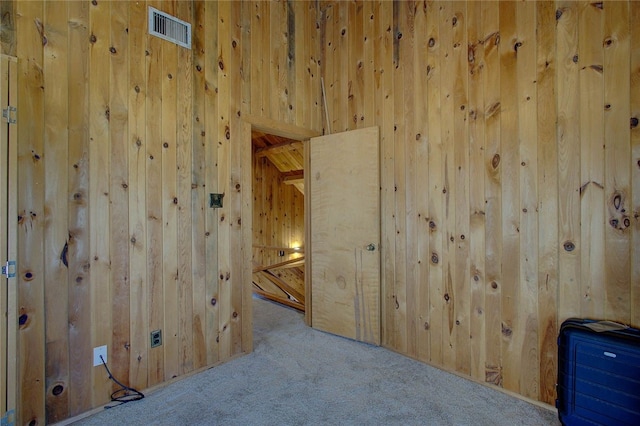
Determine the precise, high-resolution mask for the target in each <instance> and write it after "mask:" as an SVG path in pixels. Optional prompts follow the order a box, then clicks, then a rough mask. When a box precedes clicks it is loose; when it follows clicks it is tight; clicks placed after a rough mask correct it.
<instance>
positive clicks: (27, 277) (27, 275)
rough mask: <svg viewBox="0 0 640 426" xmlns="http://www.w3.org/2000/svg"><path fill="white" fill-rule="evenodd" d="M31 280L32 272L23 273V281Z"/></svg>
mask: <svg viewBox="0 0 640 426" xmlns="http://www.w3.org/2000/svg"><path fill="white" fill-rule="evenodd" d="M33 278H34V275H33V272H30V271H28V272H25V274H24V277H23V279H24V280H25V281H32V280H33Z"/></svg>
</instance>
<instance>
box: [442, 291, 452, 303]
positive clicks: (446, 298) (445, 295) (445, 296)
mask: <svg viewBox="0 0 640 426" xmlns="http://www.w3.org/2000/svg"><path fill="white" fill-rule="evenodd" d="M444 300H445V302H448V301H449V300H451V298H450V297H449V293H445V294H444Z"/></svg>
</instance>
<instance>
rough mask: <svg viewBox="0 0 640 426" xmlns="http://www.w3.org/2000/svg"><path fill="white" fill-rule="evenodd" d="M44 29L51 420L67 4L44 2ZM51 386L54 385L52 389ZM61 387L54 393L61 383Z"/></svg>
mask: <svg viewBox="0 0 640 426" xmlns="http://www.w3.org/2000/svg"><path fill="white" fill-rule="evenodd" d="M43 23H46V25H45V28H44V34H45V36H46V39H47V42H46V44H44V70H43V73H44V77H45V78H44V87H45V92H44V94H45V96H44V116H45V117H46V123H45V130H44V168H45V179H46V181H47V182H48V185H47V186H46V187H45V196H44V202H45V218H44V219H45V228H44V232H45V235H44V238H45V242H46V243H45V248H44V250H45V251H44V257H45V264H44V268H45V269H44V272H45V276H46V277H47V278H48V279H49V280H50V285H47V286H46V289H45V320H47V326H46V347H45V351H46V352H45V353H46V371H45V374H46V377H47V379H46V384H45V388H46V412H47V416H46V418H47V422H48V423H54V422H56V421H59V420H62V419H64V418H66V417H67V416H68V414H69V412H68V411H69V401H68V396H69V393H68V392H65V391H64V390H66V389H67V384H68V380H69V340H68V339H69V334H68V332H67V330H68V324H67V323H65V322H64V321H49V320H50V319H54V318H56V316H58V315H60V316H67V315H68V301H69V297H68V293H69V287H68V285H69V281H68V268H67V267H68V264H69V263H68V235H69V233H68V223H67V217H68V204H67V193H68V187H67V185H68V183H69V179H68V175H67V174H68V171H69V169H68V168H67V167H60V165H61V164H65V163H66V162H67V158H68V157H69V145H68V144H67V140H68V138H69V131H68V129H66V128H65V129H58V128H57V125H58V123H61V122H62V123H64V122H66V121H68V119H69V104H68V100H69V97H68V95H67V94H68V92H69V82H68V75H69V73H68V72H67V67H68V63H67V51H68V50H67V39H68V33H67V32H68V26H67V5H66V4H62V5H49V4H46V5H45V10H44V20H43ZM56 386H58V387H57V388H56ZM60 387H61V388H62V389H63V392H62V393H60V392H59V390H60V389H61V388H60Z"/></svg>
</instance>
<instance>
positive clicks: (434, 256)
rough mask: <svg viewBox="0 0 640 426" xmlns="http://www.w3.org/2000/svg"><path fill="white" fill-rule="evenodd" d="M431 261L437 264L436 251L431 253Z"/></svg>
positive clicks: (438, 260)
mask: <svg viewBox="0 0 640 426" xmlns="http://www.w3.org/2000/svg"><path fill="white" fill-rule="evenodd" d="M431 261H432V262H433V263H435V264H437V263H438V262H440V259H439V258H438V254H437V253H431Z"/></svg>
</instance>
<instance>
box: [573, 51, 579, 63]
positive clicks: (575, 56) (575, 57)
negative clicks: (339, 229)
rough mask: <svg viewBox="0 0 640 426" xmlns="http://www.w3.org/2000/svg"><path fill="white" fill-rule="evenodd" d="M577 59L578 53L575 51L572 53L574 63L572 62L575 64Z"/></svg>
mask: <svg viewBox="0 0 640 426" xmlns="http://www.w3.org/2000/svg"><path fill="white" fill-rule="evenodd" d="M578 59H579V56H578V54H577V53H576V54H575V55H573V63H574V64H577V63H578Z"/></svg>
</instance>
